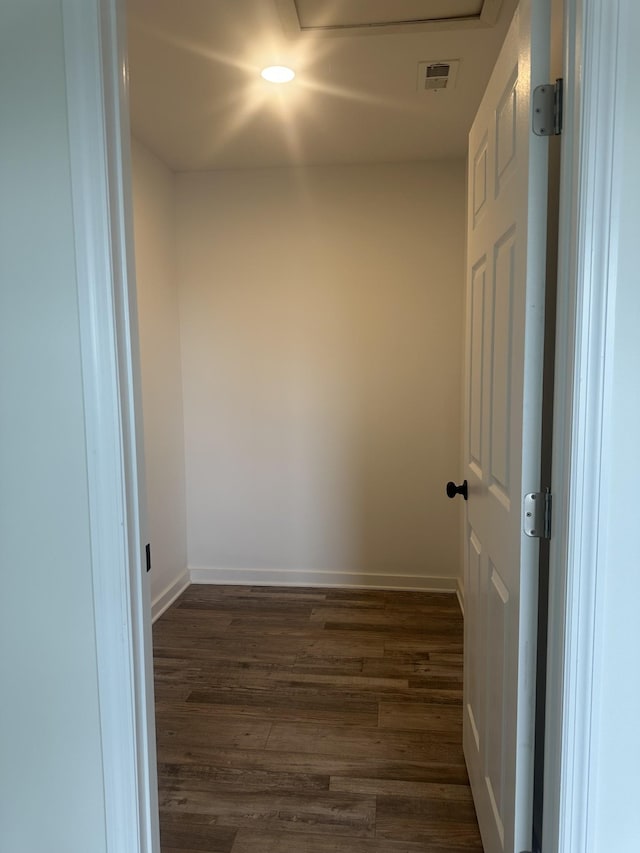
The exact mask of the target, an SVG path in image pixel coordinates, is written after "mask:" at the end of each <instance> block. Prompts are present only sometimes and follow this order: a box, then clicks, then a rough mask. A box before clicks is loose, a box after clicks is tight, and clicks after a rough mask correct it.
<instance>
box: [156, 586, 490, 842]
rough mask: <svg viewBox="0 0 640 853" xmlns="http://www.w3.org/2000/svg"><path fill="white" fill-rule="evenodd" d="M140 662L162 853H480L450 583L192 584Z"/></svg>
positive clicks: (459, 647) (456, 609)
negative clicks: (441, 587) (145, 665)
mask: <svg viewBox="0 0 640 853" xmlns="http://www.w3.org/2000/svg"><path fill="white" fill-rule="evenodd" d="M154 658H155V673H156V715H157V733H158V775H159V796H160V825H161V836H162V851H163V853H176V851H181V853H194V852H195V851H200V853H202V851H207V853H470V851H482V845H481V843H480V837H479V834H478V827H477V823H476V817H475V812H474V808H473V802H472V799H471V793H470V790H469V787H468V780H467V774H466V770H465V766H464V759H463V755H462V746H461V740H462V617H461V615H460V610H459V607H458V603H457V601H456V598H455V596H452V595H440V594H431V593H413V592H412V593H405V592H400V593H398V592H382V591H361V590H330V589H282V588H277V589H276V588H272V587H237V586H236V587H231V586H227V587H219V586H191V587H190V588H189V589H188V590H187V591H186V592H185V593H184V594H183V595H182V596H181V597H180V598H179V599H178V601H177V602H176V603H175V604H174V605H173V606H172V607H171V608H170V609H169V610H168V611H167V612H166V613H165V614H164V615H163V616H162V617H161V618H160V619H159V620H158V621H157V622H156V624H155V626H154Z"/></svg>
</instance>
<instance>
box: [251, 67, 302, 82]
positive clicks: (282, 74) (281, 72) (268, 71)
mask: <svg viewBox="0 0 640 853" xmlns="http://www.w3.org/2000/svg"><path fill="white" fill-rule="evenodd" d="M260 76H261V77H264V79H265V80H268V81H269V82H270V83H289V82H290V81H291V80H293V78H294V77H295V76H296V72H295V71H294V70H293V69H291V68H287V66H286V65H269V67H268V68H263V69H262V71H261V72H260Z"/></svg>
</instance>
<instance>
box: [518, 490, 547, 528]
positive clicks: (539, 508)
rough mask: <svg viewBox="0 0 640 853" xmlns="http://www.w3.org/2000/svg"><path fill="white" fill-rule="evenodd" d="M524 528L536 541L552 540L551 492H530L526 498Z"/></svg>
mask: <svg viewBox="0 0 640 853" xmlns="http://www.w3.org/2000/svg"><path fill="white" fill-rule="evenodd" d="M523 527H524V532H525V533H526V535H527V536H531V537H532V538H534V539H551V492H550V491H549V489H546V490H545V491H544V492H529V494H528V495H525V496H524V511H523Z"/></svg>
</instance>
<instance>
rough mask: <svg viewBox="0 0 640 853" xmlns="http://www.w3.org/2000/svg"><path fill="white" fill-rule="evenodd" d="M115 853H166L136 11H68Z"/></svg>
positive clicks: (91, 0) (102, 687)
mask: <svg viewBox="0 0 640 853" xmlns="http://www.w3.org/2000/svg"><path fill="white" fill-rule="evenodd" d="M62 15H63V27H64V54H65V69H66V83H67V114H68V119H67V121H68V130H69V146H70V167H71V185H72V203H73V220H74V232H75V234H74V240H75V254H76V265H77V278H78V302H79V305H78V308H79V321H80V338H81V361H82V381H83V397H84V410H85V432H86V443H87V475H88V494H89V513H90V537H91V562H92V578H93V599H94V612H95V625H96V656H97V674H98V693H99V704H100V727H101V740H102V765H103V783H104V796H105V815H106V841H107V853H159V850H160V841H159V831H158V805H157V780H156V773H157V770H156V756H155V721H154V702H153V688H152V682H151V680H150V676H151V666H152V652H151V604H150V601H149V591H148V583H146V581H145V577H144V572H145V560H144V539H143V534H144V531H145V528H146V520H145V516H144V512H145V504H144V470H143V463H144V453H143V450H142V444H141V442H142V424H141V421H140V413H141V411H142V408H141V405H140V397H139V392H140V379H139V377H140V371H139V364H138V328H137V300H136V288H135V269H134V260H133V227H132V206H131V177H130V130H129V112H128V109H129V105H128V77H127V65H126V30H125V24H126V21H125V15H124V0H62Z"/></svg>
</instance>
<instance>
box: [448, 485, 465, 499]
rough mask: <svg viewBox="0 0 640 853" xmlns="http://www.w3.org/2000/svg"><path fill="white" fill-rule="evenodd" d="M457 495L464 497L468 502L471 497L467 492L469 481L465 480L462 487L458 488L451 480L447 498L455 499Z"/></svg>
mask: <svg viewBox="0 0 640 853" xmlns="http://www.w3.org/2000/svg"><path fill="white" fill-rule="evenodd" d="M456 495H462V497H463V498H464V499H465V501H466V500H467V498H468V497H469V493H468V491H467V481H466V480H465V481H464V482H463V483H462V485H461V486H456V484H455V483H452V482H451V480H449V482H448V483H447V497H448V498H455V496H456Z"/></svg>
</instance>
